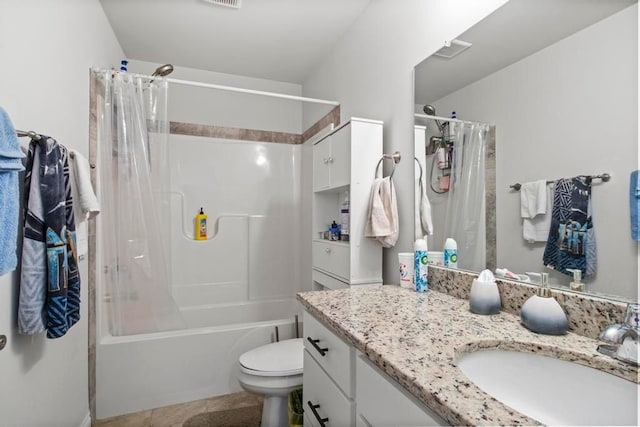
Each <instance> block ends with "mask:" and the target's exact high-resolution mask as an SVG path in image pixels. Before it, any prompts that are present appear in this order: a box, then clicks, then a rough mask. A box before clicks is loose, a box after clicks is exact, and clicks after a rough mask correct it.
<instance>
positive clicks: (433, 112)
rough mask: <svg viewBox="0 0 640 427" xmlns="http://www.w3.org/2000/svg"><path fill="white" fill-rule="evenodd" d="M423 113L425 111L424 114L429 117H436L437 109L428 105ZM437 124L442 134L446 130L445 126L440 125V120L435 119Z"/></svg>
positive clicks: (423, 109)
mask: <svg viewBox="0 0 640 427" xmlns="http://www.w3.org/2000/svg"><path fill="white" fill-rule="evenodd" d="M422 111H424V113H425V114H426V115H427V116H435V115H436V108H435V107H434V106H433V105H430V104H427V105H425V106H424V107H423V108H422ZM434 120H435V122H436V126H438V130H439V131H440V132H442V131H443V130H444V125H443V124H442V123H440V121H439V120H436V119H434Z"/></svg>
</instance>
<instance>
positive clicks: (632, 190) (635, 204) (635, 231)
mask: <svg viewBox="0 0 640 427" xmlns="http://www.w3.org/2000/svg"><path fill="white" fill-rule="evenodd" d="M638 175H640V171H633V172H631V180H630V181H631V182H630V183H629V207H630V208H631V238H632V239H633V240H640V177H639V176H638Z"/></svg>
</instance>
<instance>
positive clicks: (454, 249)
mask: <svg viewBox="0 0 640 427" xmlns="http://www.w3.org/2000/svg"><path fill="white" fill-rule="evenodd" d="M444 266H445V267H449V268H458V244H457V243H456V241H455V240H453V239H452V238H451V237H449V238H447V240H446V241H445V242H444Z"/></svg>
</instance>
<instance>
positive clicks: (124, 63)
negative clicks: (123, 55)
mask: <svg viewBox="0 0 640 427" xmlns="http://www.w3.org/2000/svg"><path fill="white" fill-rule="evenodd" d="M128 63H129V61H127V60H126V59H123V60H122V61H120V71H122V72H124V73H126V72H127V64H128Z"/></svg>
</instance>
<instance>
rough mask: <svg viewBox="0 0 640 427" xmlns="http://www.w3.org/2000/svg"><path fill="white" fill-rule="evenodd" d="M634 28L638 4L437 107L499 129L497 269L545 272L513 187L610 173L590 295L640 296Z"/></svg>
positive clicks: (596, 195) (597, 223)
mask: <svg viewBox="0 0 640 427" xmlns="http://www.w3.org/2000/svg"><path fill="white" fill-rule="evenodd" d="M637 32H638V6H637V4H636V5H634V6H631V7H629V8H626V9H624V10H622V11H621V12H619V13H617V14H615V15H613V16H611V17H609V18H607V19H604V20H602V21H600V22H598V23H596V24H594V25H592V26H590V27H588V28H586V29H585V30H582V31H580V32H578V33H576V34H574V35H572V36H570V37H568V38H566V39H564V40H561V41H560V42H558V43H556V44H554V45H552V46H549V47H548V48H546V49H543V50H541V51H539V52H537V53H535V54H533V55H531V56H529V57H527V58H525V59H523V60H521V61H519V62H517V63H515V64H513V65H511V66H509V67H506V68H504V69H502V70H500V71H498V72H496V73H494V74H492V75H490V76H488V77H486V78H484V79H482V80H480V81H478V82H476V83H474V84H471V85H469V86H467V87H466V88H463V89H461V90H459V91H457V92H455V93H454V94H451V95H449V96H447V97H445V98H443V99H441V100H439V101H438V102H436V107H437V108H438V109H440V110H442V111H452V110H455V111H457V113H458V117H459V118H462V119H466V120H477V121H481V122H488V123H492V124H495V125H496V168H497V170H496V189H497V194H496V202H497V205H496V209H497V215H496V221H497V229H498V232H497V245H498V265H499V266H501V267H507V268H509V269H510V270H512V271H514V272H518V273H523V272H525V271H542V270H543V266H542V255H543V252H544V247H545V243H544V242H541V243H535V244H527V243H525V241H524V240H523V238H522V223H521V220H520V218H519V209H520V195H519V193H517V192H514V191H509V190H508V188H509V185H510V184H513V183H516V182H520V183H522V182H528V181H535V180H538V179H548V180H554V179H558V178H564V177H572V176H575V175H580V174H600V173H604V172H607V173H610V174H611V175H612V179H611V181H610V182H608V183H602V182H601V181H600V180H594V184H593V188H592V206H593V223H594V229H595V232H596V242H597V246H598V273H597V275H596V277H595V278H594V279H593V280H587V281H586V283H587V289H588V290H592V291H599V292H604V293H609V294H614V295H621V296H626V297H629V298H637V295H638V294H637V282H636V277H637V268H638V261H637V256H638V255H637V251H638V246H637V244H636V243H635V242H634V241H633V240H631V238H630V221H629V199H628V197H629V196H628V191H629V174H630V172H631V171H632V170H635V169H637V167H638V163H637V162H638V99H637V91H638V33H637ZM544 271H548V270H547V269H544ZM551 280H556V281H557V282H556V283H558V282H559V283H562V284H564V285H568V283H569V282H570V277H569V276H565V275H562V274H559V273H556V272H553V277H552V278H551Z"/></svg>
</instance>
